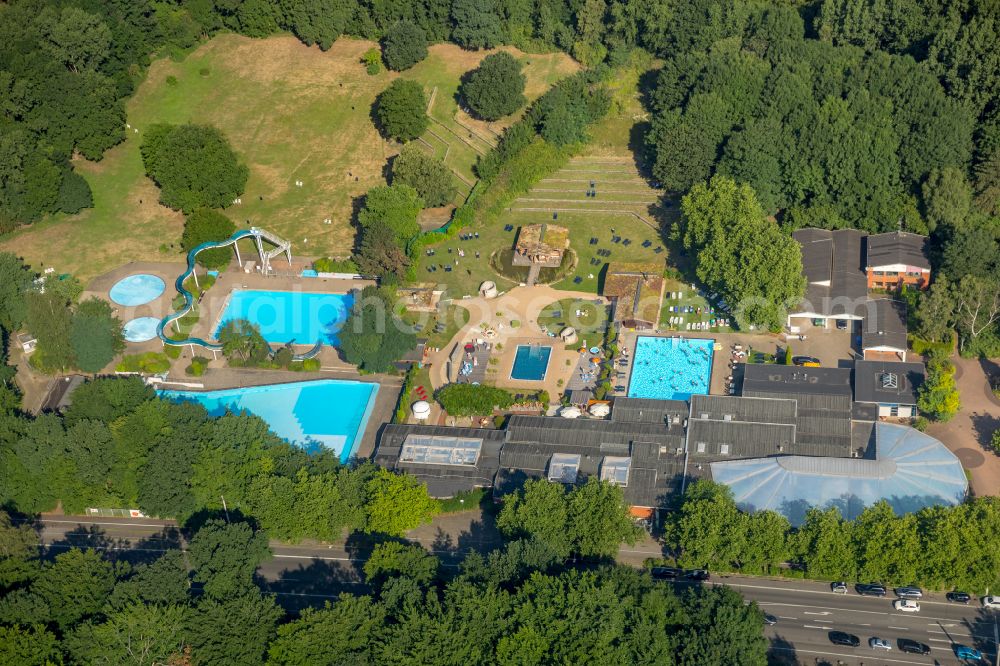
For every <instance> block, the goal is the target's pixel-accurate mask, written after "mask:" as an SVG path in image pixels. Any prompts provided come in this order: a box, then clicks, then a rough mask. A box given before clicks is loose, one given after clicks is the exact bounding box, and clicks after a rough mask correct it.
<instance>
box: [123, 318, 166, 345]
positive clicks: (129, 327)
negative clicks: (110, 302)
mask: <svg viewBox="0 0 1000 666" xmlns="http://www.w3.org/2000/svg"><path fill="white" fill-rule="evenodd" d="M159 323H160V320H159V319H158V318H157V317H137V318H135V319H133V320H132V321H130V322H128V323H127V324H125V326H124V327H123V328H122V335H123V336H124V337H125V340H127V341H128V342H146V341H147V340H152V339H153V338H155V337H156V326H157V325H158V324H159Z"/></svg>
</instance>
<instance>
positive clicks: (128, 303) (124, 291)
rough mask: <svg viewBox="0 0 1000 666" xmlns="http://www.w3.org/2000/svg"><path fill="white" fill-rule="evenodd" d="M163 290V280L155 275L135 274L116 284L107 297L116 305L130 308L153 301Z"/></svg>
mask: <svg viewBox="0 0 1000 666" xmlns="http://www.w3.org/2000/svg"><path fill="white" fill-rule="evenodd" d="M164 288H165V285H164V284H163V280H161V279H160V278H158V277H156V276H155V275H148V274H146V273H137V274H136V275H129V276H128V277H127V278H122V279H121V280H119V281H118V282H116V283H115V284H114V286H113V287H111V291H109V292H108V295H109V296H110V297H111V300H112V301H114V302H115V303H117V304H118V305H124V306H125V307H130V308H131V307H135V306H137V305H145V304H146V303H149V302H151V301H155V300H156V299H157V298H159V297H160V295H161V294H162V293H163V290H164Z"/></svg>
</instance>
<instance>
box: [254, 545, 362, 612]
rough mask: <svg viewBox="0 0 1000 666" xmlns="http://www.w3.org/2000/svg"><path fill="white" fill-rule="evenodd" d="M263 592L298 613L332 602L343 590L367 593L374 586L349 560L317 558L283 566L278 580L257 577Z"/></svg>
mask: <svg viewBox="0 0 1000 666" xmlns="http://www.w3.org/2000/svg"><path fill="white" fill-rule="evenodd" d="M257 583H258V585H260V587H261V589H262V590H263V591H264V592H268V593H271V594H274V595H275V598H276V601H277V602H278V603H279V604H280V605H281V606H282V608H284V609H285V610H286V611H288V612H291V613H297V612H299V611H301V610H302V609H304V608H307V607H317V608H318V607H322V606H323V605H324V604H326V603H327V602H330V603H333V602H334V601H336V599H337V597H339V596H340V595H341V594H344V593H352V594H367V593H369V592H370V591H371V588H370V587H369V586H368V584H367V583H366V582H365V581H364V578H363V574H362V575H361V577H360V578H359V572H358V569H357V568H355V567H353V566H351V563H350V562H342V561H336V560H321V559H318V558H317V559H314V560H311V561H310V562H309V563H308V564H298V565H296V566H295V567H290V568H287V569H282V570H281V572H280V573H279V574H278V579H277V580H263V579H258V581H257Z"/></svg>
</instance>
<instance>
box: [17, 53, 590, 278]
mask: <svg viewBox="0 0 1000 666" xmlns="http://www.w3.org/2000/svg"><path fill="white" fill-rule="evenodd" d="M371 46H372V44H371V43H370V42H366V41H361V40H353V39H347V38H343V39H340V40H338V41H337V42H336V43H335V44H334V45H333V47H332V48H331V49H330V50H329V51H327V52H325V53H324V52H322V51H320V50H319V48H317V47H307V46H305V45H304V44H302V43H301V42H299V41H298V40H297V39H295V38H294V37H292V36H289V35H283V36H276V37H271V38H268V39H263V40H255V39H249V38H246V37H242V36H239V35H220V36H218V37H216V38H214V39H212V40H210V41H209V42H207V43H205V44H204V45H202V46H200V47H199V48H198V49H196V50H195V51H193V52H192V53H190V54H189V55H188V56H187V57H186V58H184V60H183V61H180V62H176V61H172V60H168V59H161V60H158V61H156V62H155V63H153V65H152V66H151V67H150V69H149V72H148V75H147V77H146V80H145V81H144V82H143V83H142V84H141V85H140V87H139V89H138V91H137V92H136V94H135V95H134V96H133V98H132V99H131V100H130V101H129V105H128V122H129V124H130V125H131V127H130V129H129V130H128V138H127V139H126V140H125V141H124V142H123V143H122V144H120V145H119V146H116V147H115V148H113V149H112V150H110V151H108V152H107V154H106V155H105V157H104V159H103V160H102V161H100V162H97V163H91V162H86V161H84V160H80V161H78V163H77V168H78V169H79V171H80V172H81V173H82V174H83V175H84V176H85V177H86V178H87V180H88V181H89V182H90V185H91V188H92V189H93V191H94V200H95V206H94V208H92V209H89V210H86V211H84V212H82V213H81V214H79V215H74V216H65V215H61V216H55V217H53V218H50V219H47V220H44V221H42V222H40V223H38V224H35V225H33V226H31V227H28V228H25V229H24V230H22V231H19V232H18V233H16V234H15V235H13V236H12V237H9V238H7V239H5V240H4V241H3V242H2V243H0V249H4V250H9V251H13V252H16V253H18V254H20V255H22V256H24V257H25V258H26V259H27V260H28V261H29V262H30V263H31V264H33V265H34V266H36V267H37V268H41V267H43V266H54V267H55V268H56V269H57V271H58V272H60V273H61V272H71V273H74V274H76V275H77V276H78V277H80V278H81V279H83V280H87V279H89V278H91V277H93V276H95V275H97V274H100V273H102V272H105V271H107V270H109V269H110V268H113V267H114V266H117V265H120V264H123V263H126V262H128V261H134V260H160V261H162V260H165V259H171V258H174V257H179V240H180V234H181V230H182V227H183V217H182V216H181V215H180V214H179V213H177V212H175V211H171V210H169V209H167V208H164V207H163V206H160V205H159V204H158V203H157V197H158V191H157V189H156V187H155V185H154V184H153V183H152V182H151V181H150V180H149V179H148V178H146V177H145V175H144V172H143V168H142V160H141V157H140V155H139V144H140V141H141V139H142V132H143V130H144V128H146V127H148V126H149V125H151V124H153V123H157V122H170V123H183V122H194V123H208V124H213V125H216V126H218V127H219V128H221V129H222V130H223V131H224V132H225V133H226V135H227V136H228V137H229V140H230V141H231V142H232V144H233V146H234V148H235V149H236V151H237V152H238V153H239V154H240V156H241V157H242V159H243V160H244V161H246V163H247V164H248V165H249V167H250V180H249V182H248V183H247V188H246V192H245V193H244V195H243V197H242V204H240V205H235V206H231V207H230V208H229V209H227V210H226V214H227V215H229V216H230V217H231V218H232V219H233V221H234V222H236V224H237V225H238V226H240V225H243V224H245V223H246V221H247V220H250V221H251V223H253V224H256V225H259V226H262V227H265V228H268V229H271V230H273V231H274V232H275V233H278V234H280V235H283V236H285V237H286V238H288V240H290V241H292V242H293V248H294V251H295V252H296V253H297V254H300V255H310V256H322V255H333V256H346V255H347V254H349V253H350V250H351V247H352V246H353V243H354V229H353V227H352V226H351V224H350V220H351V217H352V213H353V209H354V205H355V201H356V199H357V198H358V197H360V196H361V195H363V194H364V192H365V191H366V190H368V189H369V188H370V187H372V186H374V185H377V184H381V183H384V182H385V171H386V166H387V163H388V160H389V159H390V158H391V157H392V156H393V155H395V154H396V153H397V152H398V149H399V146H398V145H397V144H395V143H394V142H386V141H384V140H383V139H382V138H381V137H380V136H379V134H378V132H377V131H376V130H375V127H374V126H373V124H372V121H371V117H370V114H371V106H372V103H373V102H374V100H375V97H376V96H377V95H378V93H380V92H381V91H382V90H384V89H385V88H386V87H387V86H388V85H389V83H390V82H391V81H392V80H393V79H394V78H396V77H398V76H400V74H396V73H393V72H387V71H383V72H382V73H381V74H378V75H376V76H369V75H368V74H367V73H366V72H365V70H364V66H363V65H361V63H360V58H361V55H362V54H363V53H364V52H365V51H366V50H367V49H369V48H370V47H371ZM486 54H487V52H467V51H462V50H461V49H459V48H458V47H456V46H453V45H446V44H440V45H435V46H432V47H431V49H430V55H429V56H428V58H427V59H426V60H425V61H424V62H422V63H420V64H418V65H417V66H416V67H414V68H413V69H411V70H409V71H407V72H404V73H403V74H402V76H404V77H406V78H412V79H414V80H417V81H420V82H421V83H422V84H423V85H424V87H425V89H426V90H427V92H428V94H430V93H431V92H432V91H434V90H435V89H436V92H435V101H434V104H433V105H432V109H431V115H432V117H433V118H434V126H435V127H438V129H439V130H440V131H439V132H438V133H439V134H443V135H447V136H448V138H447V139H446V143H448V144H449V146H446V147H445V148H444V151H445V152H448V163H449V166H451V167H452V169H453V170H455V171H456V173H459V174H463V176H464V177H466V178H469V177H471V169H472V164H473V163H474V161H475V158H476V155H477V154H478V152H477V151H476V150H473V149H471V148H469V149H468V150H464V149H462V148H460V147H455V148H454V149H452V148H450V145H451V144H456V146H462V147H465V148H468V146H467V145H466V144H465V143H464V142H462V141H461V140H460V138H457V137H456V136H454V135H455V134H457V133H458V132H460V131H461V130H462V129H464V125H463V124H462V123H464V122H465V121H462V122H460V121H461V119H457V120H456V113H459V111H458V104H457V102H456V100H455V91H456V90H457V88H458V84H459V80H460V77H461V75H462V74H464V73H465V72H466V71H468V70H469V69H472V68H474V67H475V66H476V65H477V64H478V62H479V60H480V59H482V58H483V57H485V55H486ZM515 55H516V56H517V57H518V58H519V59H522V60H523V61H524V62H526V67H525V71H526V74H527V76H528V93H529V96H530V97H537V96H538V95H540V94H541V93H542V92H544V90H545V89H546V88H547V87H548V86H549V85H550V84H551V83H552V82H554V81H555V80H558V79H559V78H561V77H562V76H565V75H568V74H570V73H572V72H573V71H575V70H576V69H577V65H576V64H575V63H574V62H573V61H572V60H571V59H569V58H568V57H567V56H565V55H563V54H546V55H525V54H521V53H518V52H515ZM470 120H471V119H470ZM472 123H475V121H472ZM442 126H443V127H444V129H442ZM449 128H450V129H451V130H453V131H452V133H450V134H449V133H448V129H449ZM474 129H475V131H476V132H477V133H482V134H483V135H484V136H490V133H491V132H496V131H499V130H500V129H502V123H501V124H494V125H493V126H492V127H486V126H485V125H484V124H475V126H474ZM136 130H138V131H136ZM480 147H482V146H480ZM297 180H298V181H302V182H303V186H302V187H297V186H296V185H295V181H297ZM324 219H331V220H332V224H325V223H324V222H323V220H324Z"/></svg>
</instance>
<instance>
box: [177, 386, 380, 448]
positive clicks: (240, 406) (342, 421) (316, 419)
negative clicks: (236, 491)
mask: <svg viewBox="0 0 1000 666" xmlns="http://www.w3.org/2000/svg"><path fill="white" fill-rule="evenodd" d="M377 394H378V384H369V383H365V382H352V381H341V380H338V379H323V380H320V381H313V382H295V383H293V384H270V385H266V386H253V387H250V388H236V389H226V390H223V391H157V395H159V396H161V397H163V398H166V399H168V400H174V401H189V402H196V403H198V404H199V405H202V406H203V407H204V408H205V409H207V410H208V413H209V414H211V415H212V416H221V415H222V414H225V413H226V411H232V412H242V411H247V412H249V413H251V414H254V415H255V416H259V417H260V418H262V419H264V421H266V422H267V425H268V426H270V428H271V430H272V431H273V432H274V434H276V435H277V436H278V437H281V438H282V439H284V440H286V441H288V442H290V443H292V444H296V445H298V446H301V447H303V448H304V449H306V450H308V451H317V450H319V449H320V447H323V448H328V449H333V450H334V451H336V452H337V455H339V456H340V460H341V462H347V460H348V459H349V458H350V457H351V456H352V455H353V454H354V451H355V449H356V448H357V445H358V443H359V442H360V441H361V437H362V435H364V432H365V426H366V425H367V423H368V417H369V416H370V415H371V410H372V407H373V406H374V404H375V396H376V395H377Z"/></svg>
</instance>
